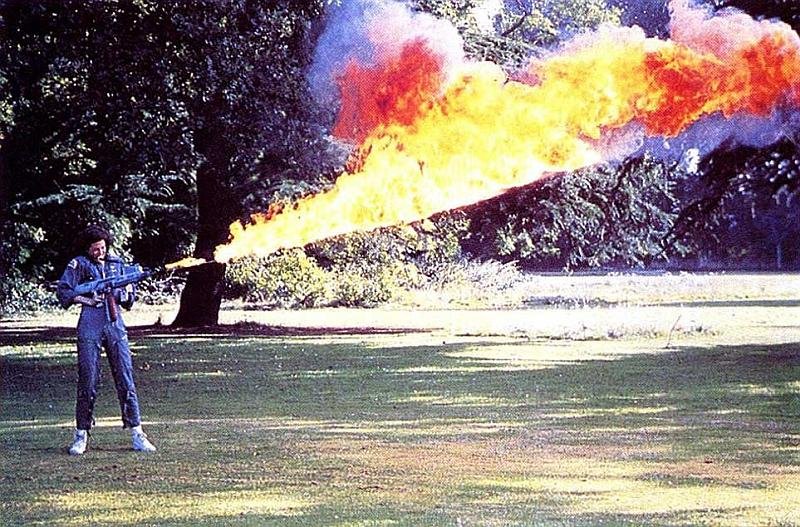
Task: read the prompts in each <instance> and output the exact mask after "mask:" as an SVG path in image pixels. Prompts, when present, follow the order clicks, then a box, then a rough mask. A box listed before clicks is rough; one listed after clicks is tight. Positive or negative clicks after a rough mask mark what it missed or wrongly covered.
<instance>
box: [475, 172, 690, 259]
mask: <svg viewBox="0 0 800 527" xmlns="http://www.w3.org/2000/svg"><path fill="white" fill-rule="evenodd" d="M674 183H675V181H673V180H672V179H671V177H670V171H669V170H668V167H667V166H665V165H664V164H663V163H661V162H657V161H655V160H653V159H650V158H648V157H644V158H638V159H632V160H629V161H627V162H625V163H624V164H623V165H622V166H620V167H602V166H601V167H596V168H588V169H584V170H579V171H577V172H574V173H568V174H563V175H561V176H557V177H551V178H549V179H546V180H544V181H541V182H538V183H535V184H533V185H529V186H527V187H525V188H522V189H518V190H516V191H513V192H511V193H509V194H508V195H506V196H502V197H501V198H497V199H495V200H492V202H490V203H488V204H482V205H481V208H480V209H478V208H477V207H476V208H475V209H474V211H471V212H472V214H471V215H472V216H473V218H472V222H473V226H474V228H473V231H472V234H471V237H470V240H469V241H468V245H467V248H468V250H469V251H470V252H471V253H472V254H475V255H477V256H483V257H494V256H495V255H499V256H500V257H502V258H503V259H506V260H518V261H520V262H522V263H523V264H524V265H525V266H527V267H535V268H540V269H552V268H562V269H570V270H573V269H585V268H592V267H601V266H611V265H616V266H645V265H648V264H650V263H651V262H653V261H654V260H656V259H659V258H661V259H664V260H666V257H667V253H665V252H664V250H663V246H662V244H661V241H662V238H663V237H664V235H665V234H666V233H667V232H668V230H669V229H670V228H671V226H672V222H673V221H674V219H675V211H676V210H677V208H678V207H677V203H676V198H675V193H674ZM498 225H500V227H499V228H498Z"/></svg>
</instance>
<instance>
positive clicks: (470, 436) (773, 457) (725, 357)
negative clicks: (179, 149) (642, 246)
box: [0, 276, 800, 526]
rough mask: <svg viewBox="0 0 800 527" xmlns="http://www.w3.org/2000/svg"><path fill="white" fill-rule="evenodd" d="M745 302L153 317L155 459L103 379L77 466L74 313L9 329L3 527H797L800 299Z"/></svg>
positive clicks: (149, 422) (1, 358)
mask: <svg viewBox="0 0 800 527" xmlns="http://www.w3.org/2000/svg"><path fill="white" fill-rule="evenodd" d="M773 279H774V276H773V277H771V278H770V280H773ZM559 280H566V279H565V278H560V279H559ZM575 280H580V278H579V277H576V278H575ZM626 280H628V279H626ZM647 280H651V278H648V279H647ZM793 280H795V281H796V280H797V279H796V278H795V279H793ZM612 282H613V281H612ZM625 283H626V284H628V285H629V284H630V282H629V281H627V282H625ZM648 283H650V282H648ZM741 283H742V282H741V280H740V279H738V278H737V277H735V276H731V277H730V283H729V289H726V290H725V291H724V292H723V291H721V292H720V298H722V299H723V300H724V301H719V302H717V301H715V299H714V298H709V297H708V295H707V294H704V295H703V296H702V298H700V299H699V300H698V301H697V302H692V301H691V298H687V295H686V294H685V293H684V294H683V295H684V296H683V297H682V298H681V301H680V302H675V301H674V299H669V298H661V299H658V300H656V301H653V299H652V298H649V299H648V301H647V305H646V306H645V305H642V304H636V303H635V302H631V301H630V299H628V300H626V302H625V303H624V305H623V304H615V303H613V302H612V303H601V304H602V305H594V306H589V307H584V308H579V309H565V308H558V307H552V306H547V305H535V306H534V307H531V308H529V309H527V310H515V311H513V312H511V311H510V312H504V311H498V310H496V311H464V312H452V311H448V312H445V311H414V310H404V311H390V310H384V311H380V310H363V311H357V310H356V311H347V310H329V311H326V310H321V311H310V312H288V313H280V312H266V313H264V312H252V311H249V312H244V311H242V312H226V313H225V316H224V317H223V318H224V320H226V321H227V322H229V324H226V325H224V326H221V327H220V328H215V329H213V330H205V331H196V332H176V331H173V330H170V329H169V328H164V327H159V326H154V325H152V321H151V322H149V323H147V322H146V317H145V315H142V317H143V318H141V319H139V321H144V322H145V323H144V324H141V325H137V324H136V322H137V319H135V317H134V318H132V319H131V320H132V321H133V322H132V323H131V324H130V325H131V326H132V327H131V330H130V338H131V344H132V348H133V350H134V353H135V357H134V364H135V367H136V375H137V385H138V388H139V396H140V400H141V404H142V412H143V420H144V426H145V430H146V431H147V432H148V433H149V435H150V437H151V439H153V441H154V443H155V444H156V446H157V447H158V451H157V452H156V453H154V454H150V455H147V454H138V453H134V452H132V451H130V450H129V446H130V445H129V435H128V433H127V431H123V430H122V429H121V423H120V420H119V417H118V407H117V403H116V400H115V397H114V394H113V382H112V381H111V378H110V374H109V372H108V368H107V363H106V362H105V360H104V363H103V366H104V373H103V385H102V387H101V393H100V398H99V402H98V411H97V416H98V422H97V427H96V428H95V429H94V430H93V437H92V441H91V442H90V445H89V450H88V451H87V453H86V454H85V455H84V456H81V457H71V456H69V455H68V454H67V452H66V448H67V446H68V444H69V442H70V439H71V433H72V428H73V426H74V424H73V409H74V396H75V385H74V382H75V376H76V373H75V367H74V360H75V354H74V347H75V344H74V338H75V336H74V329H73V327H74V325H75V322H76V318H77V310H74V311H70V312H69V313H68V314H67V315H66V316H61V317H60V318H56V319H45V318H42V319H38V320H27V321H10V320H7V321H3V322H0V343H1V344H2V346H0V448H2V456H0V466H1V467H2V471H1V473H0V496H2V500H1V501H0V524H2V525H42V526H50V525H76V526H77V525H81V526H83V525H186V526H189V525H192V526H194V525H281V526H284V525H286V526H292V525H343V526H344V525H364V526H367V525H370V526H371V525H409V526H411V525H414V526H417V525H447V526H456V525H463V526H467V525H498V526H500V525H503V526H504V525H599V524H602V525H664V526H667V525H731V526H739V525H773V526H789V525H800V316H799V315H800V304H798V302H797V300H798V298H800V296H797V295H796V293H797V292H792V291H789V292H788V293H786V294H783V295H782V296H781V295H778V296H779V297H776V295H775V294H773V293H774V291H772V290H767V289H764V288H761V289H759V288H758V287H755V288H754V289H753V291H755V292H751V293H748V295H747V298H737V297H735V295H733V296H731V293H730V291H734V290H739V291H741ZM793 283H794V282H793ZM654 287H655V286H654ZM737 288H738V289H737ZM631 289H632V290H635V287H633V288H631ZM619 290H620V288H619V287H616V286H615V285H614V284H613V283H611V284H610V286H609V291H619ZM759 291H760V294H759ZM689 296H690V295H689ZM712 296H713V295H712ZM531 304H532V305H533V304H536V303H531ZM589 304H591V302H588V303H587V305H589ZM148 316H149V315H148ZM152 316H153V317H155V315H152ZM237 322H238V323H237Z"/></svg>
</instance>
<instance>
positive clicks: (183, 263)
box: [164, 256, 208, 271]
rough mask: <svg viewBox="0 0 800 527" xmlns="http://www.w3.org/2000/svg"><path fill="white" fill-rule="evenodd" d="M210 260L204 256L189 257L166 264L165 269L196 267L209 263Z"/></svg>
mask: <svg viewBox="0 0 800 527" xmlns="http://www.w3.org/2000/svg"><path fill="white" fill-rule="evenodd" d="M207 263H208V260H206V259H204V258H194V257H191V256H189V257H187V258H183V259H181V260H178V261H176V262H172V263H168V264H166V265H165V266H164V269H167V270H168V271H174V270H176V269H186V268H187V267H196V266H198V265H204V264H207Z"/></svg>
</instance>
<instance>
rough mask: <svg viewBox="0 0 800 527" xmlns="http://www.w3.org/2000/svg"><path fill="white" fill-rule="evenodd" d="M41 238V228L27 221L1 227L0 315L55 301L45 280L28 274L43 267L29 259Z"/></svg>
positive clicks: (39, 272) (37, 272)
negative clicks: (37, 265)
mask: <svg viewBox="0 0 800 527" xmlns="http://www.w3.org/2000/svg"><path fill="white" fill-rule="evenodd" d="M43 242H44V231H42V230H41V229H37V228H32V227H30V226H29V225H24V224H16V225H6V226H4V228H3V229H2V230H1V231H0V316H4V317H5V316H9V315H17V314H25V313H32V312H36V311H38V310H40V309H43V308H47V307H54V306H55V305H56V301H55V297H54V293H53V292H51V291H48V288H47V284H46V283H44V282H42V281H36V280H32V279H30V278H29V277H30V276H41V275H42V274H44V272H45V271H46V269H40V268H37V267H36V266H35V264H33V262H32V261H31V260H32V255H33V254H34V252H35V251H36V249H37V247H39V246H40V245H41V244H42V243H43Z"/></svg>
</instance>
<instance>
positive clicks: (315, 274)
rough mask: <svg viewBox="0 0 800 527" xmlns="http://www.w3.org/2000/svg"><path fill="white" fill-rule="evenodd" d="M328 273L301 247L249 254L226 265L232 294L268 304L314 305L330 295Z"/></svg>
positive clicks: (230, 295)
mask: <svg viewBox="0 0 800 527" xmlns="http://www.w3.org/2000/svg"><path fill="white" fill-rule="evenodd" d="M327 280H328V275H327V273H326V272H325V271H324V270H323V269H322V268H320V267H319V265H317V263H316V261H315V260H314V259H313V258H311V257H309V256H306V254H305V253H304V252H303V251H302V250H301V249H290V250H286V251H281V252H278V253H275V254H272V255H269V256H262V257H259V256H247V257H244V258H240V259H238V260H235V261H234V262H232V263H230V264H229V265H228V266H227V268H226V281H227V284H228V291H227V296H228V297H229V298H244V299H245V300H246V301H248V302H256V303H259V304H263V305H265V306H267V307H281V308H292V307H314V306H317V305H320V304H322V303H324V302H325V301H326V299H327V296H328V295H327V290H326V283H327Z"/></svg>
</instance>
